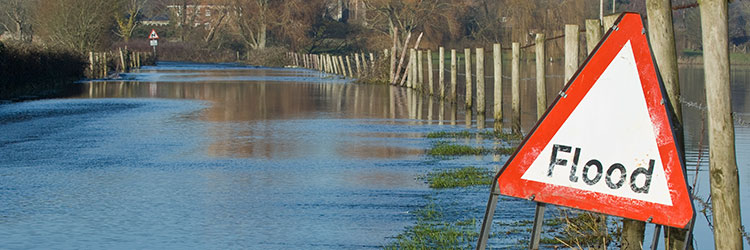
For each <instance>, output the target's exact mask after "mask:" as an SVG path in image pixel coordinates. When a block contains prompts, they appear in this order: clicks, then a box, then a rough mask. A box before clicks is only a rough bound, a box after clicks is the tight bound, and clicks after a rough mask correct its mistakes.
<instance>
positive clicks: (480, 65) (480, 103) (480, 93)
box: [475, 48, 485, 126]
mask: <svg viewBox="0 0 750 250" xmlns="http://www.w3.org/2000/svg"><path fill="white" fill-rule="evenodd" d="M475 52H476V54H477V55H476V57H477V66H476V67H477V126H478V125H479V124H480V123H482V124H484V120H482V121H480V119H479V118H478V117H484V114H485V106H484V105H485V102H484V48H476V50H475Z"/></svg>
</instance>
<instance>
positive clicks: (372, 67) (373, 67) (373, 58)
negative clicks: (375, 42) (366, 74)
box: [370, 52, 375, 70]
mask: <svg viewBox="0 0 750 250" xmlns="http://www.w3.org/2000/svg"><path fill="white" fill-rule="evenodd" d="M374 69H375V54H373V53H372V52H370V70H374Z"/></svg>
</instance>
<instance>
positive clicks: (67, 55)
mask: <svg viewBox="0 0 750 250" xmlns="http://www.w3.org/2000/svg"><path fill="white" fill-rule="evenodd" d="M86 65H87V63H86V61H85V59H84V58H83V57H82V56H81V55H79V54H77V53H75V52H71V51H65V50H58V49H51V48H44V47H39V46H33V45H21V44H3V43H0V100H5V101H6V102H7V101H13V102H14V101H24V100H33V99H41V98H51V97H58V96H63V95H68V94H71V93H72V92H74V91H75V88H74V87H73V83H74V82H75V81H77V80H79V79H81V78H83V76H84V69H85V67H86Z"/></svg>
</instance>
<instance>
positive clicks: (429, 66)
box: [427, 49, 435, 111]
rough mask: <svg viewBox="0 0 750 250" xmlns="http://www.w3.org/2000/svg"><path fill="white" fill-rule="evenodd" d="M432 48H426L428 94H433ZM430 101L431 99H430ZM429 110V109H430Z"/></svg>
mask: <svg viewBox="0 0 750 250" xmlns="http://www.w3.org/2000/svg"><path fill="white" fill-rule="evenodd" d="M432 75H433V74H432V50H429V49H428V50H427V88H428V90H427V93H430V95H434V94H435V93H434V90H433V85H434V83H433V79H432V78H433V77H432ZM430 101H432V99H430ZM430 111H431V110H430Z"/></svg>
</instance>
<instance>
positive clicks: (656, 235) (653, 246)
mask: <svg viewBox="0 0 750 250" xmlns="http://www.w3.org/2000/svg"><path fill="white" fill-rule="evenodd" d="M660 235H661V225H659V224H654V238H653V241H651V250H656V248H658V247H659V236H660Z"/></svg>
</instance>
